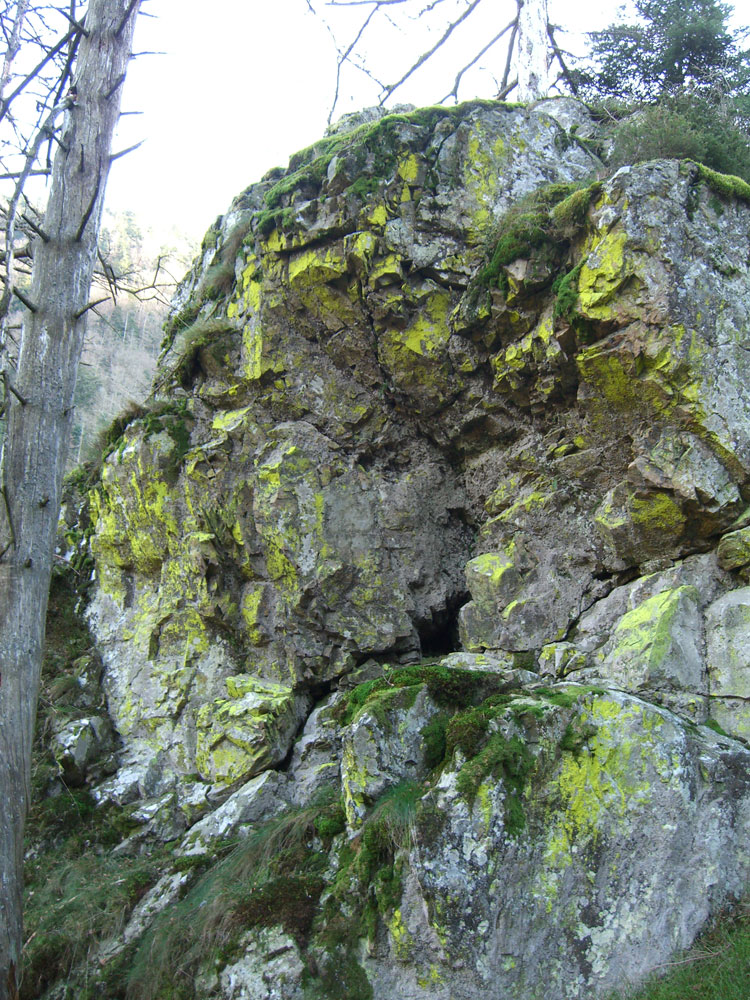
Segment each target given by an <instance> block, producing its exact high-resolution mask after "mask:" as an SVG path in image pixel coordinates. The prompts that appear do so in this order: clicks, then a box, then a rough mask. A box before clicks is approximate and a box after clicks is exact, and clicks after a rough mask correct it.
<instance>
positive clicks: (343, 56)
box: [328, 6, 378, 125]
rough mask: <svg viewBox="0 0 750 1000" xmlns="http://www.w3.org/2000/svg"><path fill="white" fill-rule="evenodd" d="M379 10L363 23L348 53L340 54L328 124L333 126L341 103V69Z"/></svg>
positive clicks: (368, 16) (373, 11) (373, 10)
mask: <svg viewBox="0 0 750 1000" xmlns="http://www.w3.org/2000/svg"><path fill="white" fill-rule="evenodd" d="M377 10H378V8H377V6H376V7H373V9H372V10H371V11H370V13H369V14H368V15H367V19H366V20H365V21H364V22H363V24H362V26H361V28H360V29H359V31H358V32H357V34H356V36H355V38H354V40H353V42H352V43H351V45H350V46H349V48H348V49H347V50H346V52H339V54H338V59H337V60H336V90H335V92H334V95H333V104H331V110H330V111H329V112H328V124H329V125H330V124H331V119H332V118H333V112H334V111H335V110H336V105H337V104H338V101H339V88H340V86H341V68H342V67H343V65H344V63H345V62H346V61H347V59H348V58H349V56H350V55H351V53H352V50H353V49H354V46H355V45H356V44H357V42H358V41H359V40H360V38H361V37H362V35H363V34H364V33H365V31H366V29H367V26H368V25H369V23H370V21H371V20H372V19H373V17H374V16H375V14H376V13H377Z"/></svg>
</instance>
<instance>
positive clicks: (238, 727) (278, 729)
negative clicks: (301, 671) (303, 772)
mask: <svg viewBox="0 0 750 1000" xmlns="http://www.w3.org/2000/svg"><path fill="white" fill-rule="evenodd" d="M226 686H227V694H228V697H227V698H221V699H218V700H216V701H213V702H207V703H206V704H205V705H204V706H203V707H202V708H201V709H200V711H199V712H198V715H197V718H196V728H197V745H196V750H195V761H196V764H197V766H198V769H199V773H200V775H201V777H202V778H203V779H204V780H205V781H208V782H211V783H212V784H224V785H234V784H237V782H239V781H242V780H247V779H248V778H252V777H253V776H254V775H256V774H258V773H259V772H260V771H262V770H264V769H266V768H268V767H273V766H274V765H275V764H278V763H280V762H281V761H282V760H283V759H284V757H286V755H287V753H288V752H289V748H290V746H291V743H292V739H293V737H294V734H295V733H296V731H297V727H298V726H299V724H300V721H301V720H302V719H303V718H304V717H305V715H306V713H307V709H308V707H309V702H308V700H307V699H306V698H305V697H304V695H302V694H297V695H295V693H294V691H293V689H292V688H291V687H288V686H284V685H281V684H272V683H271V682H269V681H259V680H258V679H257V678H254V677H250V676H247V675H241V676H236V677H227V678H226Z"/></svg>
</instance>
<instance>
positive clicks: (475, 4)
mask: <svg viewBox="0 0 750 1000" xmlns="http://www.w3.org/2000/svg"><path fill="white" fill-rule="evenodd" d="M348 2H358V0H348ZM381 2H382V0H381ZM481 2H482V0H474V2H473V3H472V4H470V6H469V7H467V8H466V10H465V11H464V12H463V14H461V16H460V17H458V18H456V20H455V21H453V22H452V23H451V24H449V25H448V27H447V28H446V30H445V32H444V33H443V35H442V36H441V38H439V39H438V41H437V42H435V44H434V45H433V46H432V48H431V49H429V50H428V51H427V52H425V53H424V55H421V56H420V57H419V59H417V61H416V62H415V63H414V65H413V66H412V67H411V69H409V70H407V71H406V73H404V75H403V76H402V77H401V79H400V80H398V81H397V82H396V83H394V84H392V85H391V86H389V87H386V88H385V93H384V95H383V97H382V98H381V99H380V101H379V102H378V103H379V105H380V107H382V106H383V105H384V104H385V102H386V101H387V100H388V98H389V97H392V96H393V94H394V92H395V91H396V90H398V88H399V87H400V86H401V85H402V84H403V83H405V82H406V81H407V80H408V79H409V77H410V76H412V74H414V73H416V71H417V70H418V69H419V68H420V66H423V65H424V63H426V62H427V60H428V59H429V58H430V57H431V56H433V55H434V54H435V53H436V52H437V50H438V49H439V48H440V46H441V45H444V44H445V42H446V41H447V40H448V39H449V38H450V36H451V35H452V34H453V32H454V31H455V30H456V28H457V27H458V26H459V24H462V23H463V22H464V21H465V20H466V18H467V17H469V15H470V14H472V13H473V12H474V11H475V10H476V8H477V7H478V6H479V4H480V3H481ZM334 6H335V5H334ZM341 6H344V3H342V4H341Z"/></svg>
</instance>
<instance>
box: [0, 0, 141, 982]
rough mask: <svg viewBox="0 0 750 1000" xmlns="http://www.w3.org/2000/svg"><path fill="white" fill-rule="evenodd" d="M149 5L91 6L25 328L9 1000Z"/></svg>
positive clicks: (13, 439)
mask: <svg viewBox="0 0 750 1000" xmlns="http://www.w3.org/2000/svg"><path fill="white" fill-rule="evenodd" d="M139 7H140V0H91V2H90V4H89V8H88V13H87V15H86V23H85V30H86V37H84V38H83V39H82V41H81V46H80V50H79V55H78V61H77V66H76V73H75V83H76V86H77V97H76V101H75V103H74V104H73V103H71V107H70V109H69V110H68V111H66V114H65V122H64V126H63V129H62V135H61V136H60V144H59V145H58V150H57V154H56V157H55V161H54V167H53V179H52V188H51V193H50V197H49V202H48V206H47V212H46V215H45V219H44V223H43V230H44V232H45V235H46V236H47V237H48V238H47V239H46V240H41V239H39V240H38V241H37V245H36V247H35V255H34V270H33V279H32V288H31V292H30V293H29V298H30V301H31V303H32V304H33V305H34V306H35V311H33V312H31V311H30V312H29V314H28V316H27V320H26V322H25V323H24V330H23V336H22V341H21V346H20V353H19V360H18V370H17V374H16V378H15V381H14V388H15V390H16V392H17V393H18V396H19V397H22V398H23V400H24V401H25V402H24V403H23V404H22V403H20V402H19V401H18V399H17V398H16V397H14V402H13V406H12V408H11V412H10V417H9V421H8V433H7V438H6V443H5V481H4V484H3V485H4V487H5V491H6V498H7V502H4V501H3V500H2V498H0V551H3V550H5V552H4V555H3V556H2V560H1V561H0V1000H12V998H14V997H16V996H17V991H18V983H19V980H20V957H21V945H22V909H21V900H22V887H23V877H22V864H23V828H24V821H25V817H26V811H27V808H28V804H29V791H30V772H31V745H32V739H33V732H34V719H35V714H36V701H37V694H38V689H39V675H40V669H41V659H42V644H43V639H44V619H45V612H46V607H47V592H48V590H49V582H50V572H51V565H52V553H53V547H54V541H55V531H56V527H57V519H58V515H59V509H60V490H61V483H62V478H63V472H64V467H65V455H66V450H67V446H68V438H69V434H70V427H71V422H72V417H73V392H74V390H75V383H76V373H77V369H78V362H79V359H80V355H81V349H82V346H83V336H84V330H85V323H86V319H85V315H84V314H83V310H84V309H85V307H86V305H87V303H88V296H89V290H90V285H91V278H92V273H93V267H94V259H95V255H96V244H97V239H98V234H99V223H100V218H101V210H102V204H103V199H104V189H105V186H106V181H107V174H108V171H109V164H110V153H111V144H112V136H113V132H114V128H115V125H116V124H117V119H118V116H119V109H120V94H121V91H122V83H123V81H124V78H125V73H126V70H127V66H128V60H129V58H130V51H131V42H132V34H133V27H134V23H135V19H136V15H137V13H138V9H139Z"/></svg>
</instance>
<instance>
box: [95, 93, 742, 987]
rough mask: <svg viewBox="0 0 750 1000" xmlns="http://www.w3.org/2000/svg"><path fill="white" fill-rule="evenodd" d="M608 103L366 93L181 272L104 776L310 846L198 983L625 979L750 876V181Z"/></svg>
mask: <svg viewBox="0 0 750 1000" xmlns="http://www.w3.org/2000/svg"><path fill="white" fill-rule="evenodd" d="M582 137H585V138H582ZM595 138H596V131H595V125H594V124H593V123H592V122H591V121H590V120H589V118H588V115H587V113H586V111H585V109H584V108H583V107H582V106H581V105H578V104H577V103H576V102H573V101H570V100H560V101H545V102H541V103H539V104H537V105H536V106H535V107H533V108H530V109H526V108H520V107H509V106H503V105H500V104H495V103H492V102H474V103H472V104H469V105H464V106H462V107H460V108H457V109H454V110H443V109H430V110H427V111H422V112H411V113H405V114H399V115H393V116H387V117H384V118H382V119H378V118H376V119H375V120H374V121H365V122H364V123H363V124H361V125H359V126H356V127H353V128H352V129H351V130H349V131H339V132H337V133H334V134H333V135H331V136H330V137H328V138H327V139H324V140H322V141H321V142H320V143H319V144H317V145H316V146H313V147H311V148H310V149H309V150H306V151H304V152H303V153H301V154H298V155H297V156H296V157H295V158H293V160H292V162H291V163H290V167H289V169H288V170H287V171H275V172H272V174H270V175H268V176H267V177H266V178H265V179H264V180H263V181H262V182H261V183H260V184H257V185H254V186H253V187H251V188H249V189H248V190H247V191H246V192H244V193H243V194H242V195H241V196H240V197H239V198H238V199H237V200H236V201H235V202H234V204H233V205H232V207H231V208H230V211H229V212H228V213H227V215H226V216H224V217H223V218H222V219H220V220H218V222H217V224H216V226H215V227H214V228H213V229H212V230H211V232H210V233H209V234H208V235H207V237H206V240H205V241H204V245H203V250H202V256H201V257H200V259H199V260H198V261H197V262H196V264H195V266H194V268H193V270H192V272H191V273H190V274H189V275H188V277H187V278H186V280H185V282H184V283H183V285H182V286H181V289H180V292H179V294H178V300H177V303H176V307H175V310H174V312H173V315H172V317H171V319H170V322H169V324H168V326H167V338H166V341H165V348H164V353H163V355H162V359H161V362H160V368H159V374H158V377H157V380H156V384H155V392H154V397H153V402H152V405H151V408H150V409H149V411H148V412H147V413H146V414H145V415H143V416H141V417H140V418H138V419H135V420H133V421H132V422H131V423H130V424H129V425H128V426H127V427H126V429H125V430H124V432H123V434H122V437H121V438H120V440H119V441H118V442H116V444H115V446H114V448H113V450H112V451H111V453H110V454H109V456H108V457H107V459H106V461H105V462H104V464H103V467H102V471H101V478H100V481H99V483H98V485H97V486H96V487H95V489H94V490H93V491H92V494H91V500H90V516H91V528H92V532H91V541H90V547H91V552H92V553H93V555H94V558H95V561H96V580H95V587H94V594H93V599H92V600H91V603H90V605H89V611H88V617H89V623H90V626H91V628H92V630H93V633H94V635H95V637H96V639H97V644H98V647H99V651H100V654H101V657H102V659H103V663H104V681H103V684H104V689H105V691H106V695H107V699H108V705H109V712H110V715H111V717H112V721H113V723H114V726H115V728H116V730H117V732H118V733H119V736H120V738H121V740H122V750H121V767H120V769H119V770H118V772H117V773H116V774H114V775H113V776H112V777H110V778H109V779H108V780H107V781H106V782H105V783H104V784H100V785H98V786H97V788H96V793H95V794H96V796H97V798H98V800H99V801H100V802H108V801H109V802H117V803H119V804H127V803H129V802H131V803H132V802H141V800H146V803H148V802H153V803H155V804H156V805H155V810H156V811H155V812H152V813H151V814H149V813H148V811H147V810H146V812H144V813H143V815H144V817H146V818H147V817H148V816H149V815H155V816H156V819H154V820H149V822H151V826H150V827H149V826H148V825H146V826H145V831H146V835H147V834H148V832H149V830H150V831H151V834H152V835H153V836H161V837H162V839H171V838H174V837H176V836H182V837H183V840H182V842H181V847H180V848H179V853H182V854H184V855H185V856H188V857H195V856H199V857H201V858H204V859H209V858H210V857H211V855H212V851H215V850H217V845H220V844H221V843H222V842H223V841H224V840H225V839H226V838H227V837H228V836H234V835H241V836H242V837H245V838H248V837H249V838H250V840H252V837H253V836H255V835H256V834H257V835H258V836H261V835H262V831H263V830H278V829H279V824H282V825H283V823H284V822H288V823H291V822H292V820H290V819H288V817H289V816H294V815H297V816H298V819H297V820H296V821H295V822H297V826H296V827H294V829H295V830H298V829H302V828H304V829H305V830H307V833H306V834H305V836H304V837H303V840H304V843H305V846H306V849H307V851H308V852H309V856H310V857H314V858H317V859H318V861H316V862H315V864H317V865H318V867H315V866H314V865H313V867H312V868H309V867H306V864H307V862H304V863H303V862H302V861H301V860H300V859H299V858H298V862H297V867H296V868H294V867H293V866H291V867H290V866H287V867H284V865H283V864H282V865H281V868H279V869H273V871H272V873H271V874H270V875H269V873H268V871H267V870H266V869H265V868H263V865H262V864H261V865H260V868H258V871H261V869H262V871H263V872H265V874H264V875H262V876H261V875H260V874H259V875H257V880H256V882H255V883H253V885H255V888H254V889H253V892H252V893H251V894H250V897H249V901H248V900H246V904H247V905H246V907H245V910H243V913H245V918H244V924H242V921H240V927H239V929H237V928H235V930H236V933H235V935H234V937H233V938H232V942H233V943H232V948H230V949H229V950H228V951H227V949H226V948H225V949H224V952H222V954H223V955H224V958H223V959H221V960H214V958H213V957H212V958H208V957H205V958H204V960H203V962H202V964H201V960H199V959H195V960H194V963H193V966H191V969H192V972H191V973H190V977H191V978H190V981H191V983H192V987H191V988H192V989H193V993H192V994H189V995H194V996H198V997H203V996H205V997H208V996H221V997H225V998H226V1000H230V998H235V1000H239V998H240V997H253V998H256V997H257V998H269V1000H270V998H271V997H274V998H276V997H285V998H290V1000H291V998H295V1000H298V998H302V997H305V998H308V997H310V998H312V997H317V996H338V995H344V994H339V993H336V992H335V991H334V986H333V985H332V984H333V983H339V986H338V987H336V988H337V989H343V990H344V992H345V993H346V995H348V996H362V997H365V996H372V997H374V998H375V1000H378V998H386V997H393V996H398V997H402V998H411V997H415V998H416V997H427V996H429V997H438V998H443V997H444V998H446V1000H447V998H448V997H450V998H453V1000H458V998H462V1000H463V998H466V1000H474V998H477V1000H478V998H482V1000H485V998H486V1000H490V998H500V997H517V998H519V1000H526V998H528V1000H530V998H531V997H535V998H536V997H539V998H549V1000H553V998H558V997H560V996H563V995H564V996H566V997H591V996H605V995H606V994H607V992H608V991H609V990H611V989H612V988H613V987H615V986H621V985H622V984H623V982H625V981H627V980H633V981H634V982H635V981H638V980H639V979H640V978H642V977H643V976H644V975H645V974H646V973H647V972H648V971H649V970H650V969H652V968H654V967H656V966H658V965H659V964H660V963H663V962H664V961H666V960H667V959H668V958H669V956H670V955H672V954H673V953H674V952H675V951H676V950H679V949H680V948H682V947H685V946H687V945H689V944H690V942H691V941H692V940H693V938H694V937H695V935H696V934H697V933H698V932H699V931H700V930H701V928H702V927H703V926H704V925H705V924H706V922H707V921H708V920H709V919H710V918H711V917H712V916H713V915H714V914H715V913H717V912H718V911H719V910H720V909H721V908H722V907H725V906H727V905H729V904H730V903H731V902H732V901H734V900H737V899H738V898H740V897H741V896H742V895H743V893H744V892H745V891H746V887H747V883H748V874H749V869H750V854H748V850H747V842H748V840H747V838H748V834H749V833H750V773H749V772H748V764H750V751H748V749H747V748H746V745H745V741H746V740H747V739H750V721H749V720H750V715H749V714H748V708H747V705H748V698H750V688H749V687H748V677H750V672H749V670H750V668H749V667H748V661H747V655H746V649H747V648H748V644H749V643H750V631H748V629H750V625H748V622H750V588H748V587H747V583H748V576H747V569H746V567H747V566H748V565H750V545H749V544H748V539H747V537H746V535H747V533H748V530H750V529H748V525H750V507H748V501H749V500H750V492H749V489H748V484H749V480H750V396H749V395H748V393H750V389H749V388H748V386H750V354H748V345H749V344H750V341H749V340H748V337H749V336H750V334H749V331H750V275H749V273H748V261H749V260H750V188H747V186H746V185H744V186H743V184H742V182H740V181H737V180H736V179H732V178H725V177H722V176H720V175H716V174H714V173H712V172H711V171H709V170H707V169H706V168H704V167H701V166H699V165H697V164H694V163H691V162H682V163H680V162H676V161H656V162H652V163H642V164H638V165H635V166H632V167H626V168H622V169H621V170H619V171H618V172H617V173H616V174H614V176H610V177H608V178H605V174H606V171H605V170H604V169H603V166H602V164H601V162H600V161H599V160H598V159H597V157H596V155H595V154H594V153H593V152H592V151H591V150H592V148H594V147H595ZM711 727H713V728H711ZM269 782H270V783H269ZM339 800H340V802H341V806H340V807H339V806H335V808H334V807H333V806H332V805H331V803H332V802H333V803H338V802H339ZM217 805H218V806H219V808H218V809H217V808H216V807H217ZM332 809H333V812H332V811H331V810H332ZM336 809H338V812H336ZM295 810H296V812H295ZM306 810H307V811H306ZM299 816H303V817H304V821H303V819H299ZM274 817H275V818H274ZM284 817H287V819H286V820H285V819H284ZM311 817H312V818H311ZM315 817H317V818H315ZM404 817H406V818H404ZM264 820H268V821H269V822H270V823H271V827H263V825H262V824H263V821H264ZM197 821H199V822H197ZM144 822H146V820H145V819H144ZM196 822H197V825H196ZM273 824H276V825H275V826H274V825H273ZM305 824H307V826H305ZM316 824H317V825H316ZM191 827H192V829H189V828H191ZM290 829H291V827H290ZM268 836H269V837H271V839H273V836H276V834H275V833H269V834H268ZM248 842H249V841H248ZM285 843H286V842H285ZM282 853H283V852H282ZM318 862H319V863H318ZM264 864H265V862H264ZM207 877H208V876H204V879H205V878H207ZM187 881H189V880H188V879H187V876H184V875H182V876H180V877H179V878H177V876H175V874H174V872H173V873H171V874H170V873H166V874H165V876H164V880H163V881H162V883H160V884H159V885H158V886H157V887H156V888H155V889H153V890H151V892H150V893H149V894H148V896H147V898H146V899H145V901H144V902H143V903H142V904H139V907H138V908H137V909H136V912H135V913H134V915H133V917H132V920H131V927H130V930H129V931H128V932H126V940H128V941H134V940H136V939H137V937H138V935H139V934H141V933H142V932H143V931H144V930H145V929H146V928H147V927H148V926H149V924H150V923H151V922H152V921H153V920H154V913H156V912H157V911H159V910H164V915H163V918H160V917H157V918H156V923H155V924H153V926H152V929H151V931H149V932H148V933H149V934H151V937H150V938H149V939H148V940H149V941H150V944H149V947H153V945H154V941H158V940H160V938H159V935H160V934H161V935H162V937H163V936H164V935H165V934H167V931H166V928H167V926H168V920H169V919H172V920H173V921H174V920H176V919H178V917H176V916H174V915H173V917H171V918H170V917H169V914H170V913H173V914H179V912H180V911H179V906H180V905H182V904H178V903H176V902H173V900H176V898H177V892H178V888H179V887H180V886H182V888H181V889H180V892H184V891H189V892H204V893H205V892H206V891H207V890H206V883H204V882H200V881H199V884H198V886H197V888H194V889H190V890H186V889H185V884H186V882H187ZM218 884H219V883H217V885H218ZM222 884H223V883H222ZM269 886H270V887H271V888H269ZM290 886H291V887H292V888H290ZM303 889H304V893H303V895H302V896H301V895H300V893H302V890H303ZM292 890H294V891H292ZM217 891H218V890H217ZM253 893H254V895H253ZM295 893H296V895H295ZM264 894H265V895H264ZM269 894H270V895H269ZM271 896H273V900H274V901H273V902H270V901H269V900H270V897H271ZM303 896H304V900H305V902H304V905H303V904H302V903H301V902H300V900H301V899H302V898H303ZM188 898H191V897H190V896H188ZM311 900H312V902H310V901H311ZM290 901H291V902H290ZM261 904H262V905H261ZM196 905H197V904H196ZM227 906H228V907H229V908H230V909H231V905H230V903H229V902H228V903H227ZM174 907H177V908H178V909H176V910H175V909H174ZM165 908H166V909H165ZM295 908H296V909H295ZM291 911H294V912H295V913H296V914H297V916H296V917H295V918H294V919H293V917H292V913H291ZM300 914H302V916H300ZM303 917H304V919H303ZM160 920H161V921H162V922H161V923H160ZM170 926H171V925H170ZM205 933H206V935H207V936H206V938H205V939H206V940H208V939H209V938H210V934H209V933H208V932H207V931H206V932H205ZM144 947H145V946H144ZM112 949H114V951H117V949H118V946H117V943H116V942H114V943H111V944H110V952H107V954H108V955H109V954H110V953H111V952H112ZM264 984H265V985H264ZM274 984H276V985H274ZM342 984H343V985H342ZM135 995H140V994H137V993H136V994H135ZM154 995H155V994H154ZM186 995H187V994H186Z"/></svg>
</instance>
